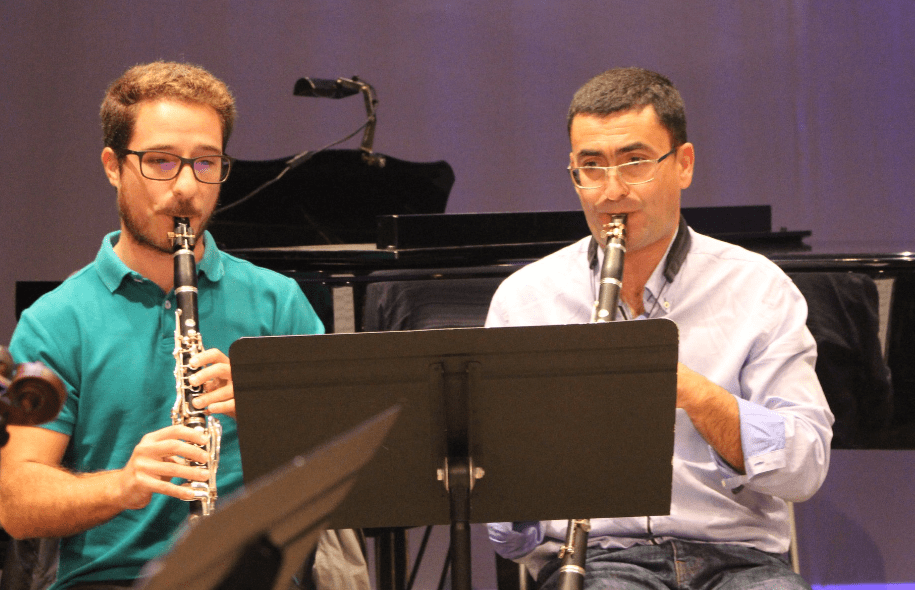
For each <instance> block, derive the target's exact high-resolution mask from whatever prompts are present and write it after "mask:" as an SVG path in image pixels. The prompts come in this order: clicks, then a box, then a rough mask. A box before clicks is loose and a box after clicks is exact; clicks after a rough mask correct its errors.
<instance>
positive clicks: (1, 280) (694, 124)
mask: <svg viewBox="0 0 915 590" xmlns="http://www.w3.org/2000/svg"><path fill="white" fill-rule="evenodd" d="M913 55H915V2H912V1H911V0H838V1H836V0H811V1H805V0H763V1H760V2H725V1H712V0H694V1H689V2H684V1H682V0H663V1H652V0H648V1H645V2H620V1H617V2H603V3H601V2H584V1H581V0H568V1H563V2H556V1H545V0H541V1H535V0H525V1H509V0H489V1H485V2H484V1H481V0H393V1H378V2H370V1H356V0H300V1H292V0H278V1H276V2H267V1H259V0H254V1H252V0H244V1H242V0H226V1H224V2H196V3H188V2H181V1H177V0H161V1H159V2H154V3H135V2H124V1H114V0H96V1H92V2H65V1H63V0H61V1H49V0H4V1H3V2H0V140H2V141H0V187H2V188H0V190H2V196H0V255H2V258H0V342H4V343H5V342H7V341H8V340H9V337H10V335H11V334H12V331H13V329H14V327H15V319H14V317H13V310H14V305H13V288H14V284H15V282H16V281H33V280H61V279H63V278H65V277H66V276H67V275H68V274H70V273H71V272H73V271H75V270H77V269H79V268H80V267H82V266H84V265H85V264H87V263H88V262H90V261H91V260H92V258H93V257H94V256H95V254H96V251H97V249H98V247H99V244H100V241H101V238H102V236H103V235H104V234H105V233H106V232H108V231H111V230H113V229H116V228H117V225H118V221H117V215H116V212H115V198H114V197H115V195H114V190H113V188H112V187H111V186H110V185H109V184H108V183H107V181H106V180H105V177H104V175H103V173H102V166H101V162H100V158H99V154H100V151H101V149H102V144H101V133H100V130H99V123H98V107H99V103H100V101H101V98H102V94H103V91H104V89H105V87H106V86H107V85H108V84H109V83H110V82H111V81H112V80H113V79H114V78H115V77H117V76H118V75H119V74H120V73H122V72H123V71H124V70H125V69H126V68H127V67H129V66H131V65H133V64H136V63H139V62H146V61H151V60H155V59H174V60H185V61H190V62H194V63H198V64H201V65H203V66H205V67H207V68H209V69H210V70H211V71H213V72H214V73H215V74H216V75H218V76H219V77H221V78H223V79H224V80H225V81H226V82H227V83H228V84H229V86H230V87H231V88H232V90H233V91H234V93H235V95H236V97H237V101H238V110H239V119H238V123H237V126H236V132H235V135H234V136H233V138H232V140H231V142H230V144H229V147H228V151H229V153H230V154H232V155H233V156H235V157H238V158H242V159H269V158H278V157H282V156H287V155H291V154H294V153H297V152H299V151H302V150H305V149H316V148H318V147H321V146H324V145H325V144H327V143H329V142H331V141H333V140H336V139H338V138H340V137H343V136H344V135H346V134H347V133H349V132H351V131H352V130H354V129H355V128H356V127H357V126H358V125H359V124H360V123H361V122H362V119H363V117H364V108H363V104H362V101H361V99H359V98H358V97H354V98H350V99H347V100H339V101H333V100H325V99H311V98H301V97H295V96H293V95H292V88H293V84H294V83H295V81H296V80H297V79H298V78H299V77H302V76H312V77H319V78H334V77H338V76H345V77H349V76H353V75H358V76H359V77H361V78H363V79H365V80H366V81H368V82H370V83H371V84H372V85H373V86H374V87H375V89H376V91H377V95H378V99H379V102H380V104H379V108H378V127H377V130H376V136H375V148H376V150H378V151H380V152H382V153H386V154H389V155H391V156H394V157H398V158H402V159H407V160H417V161H426V160H440V159H444V160H447V161H448V162H449V163H450V164H451V165H452V167H453V168H454V171H455V175H456V178H457V180H456V183H455V185H454V188H453V190H452V193H451V199H450V201H449V205H448V211H449V212H452V213H463V212H496V211H534V210H568V209H574V208H576V207H577V206H578V204H577V198H576V197H575V194H574V192H573V191H572V188H571V185H570V182H569V179H568V177H567V173H566V170H565V167H566V165H567V162H568V151H569V146H568V138H567V136H566V130H565V113H566V109H567V107H568V103H569V100H570V99H571V96H572V94H573V92H574V91H575V89H576V88H578V87H579V86H580V85H581V84H582V83H583V82H584V81H585V80H587V79H588V78H589V77H591V76H592V75H594V74H597V73H599V72H601V71H603V70H604V69H607V68H610V67H614V66H630V65H638V66H642V67H646V68H650V69H655V70H658V71H660V72H662V73H665V74H667V75H668V76H669V77H671V79H672V80H673V81H674V82H675V84H676V85H677V86H678V87H679V89H680V90H681V92H682V94H683V96H684V98H685V101H686V105H687V117H688V121H689V138H690V140H691V141H692V142H693V143H694V144H695V146H696V154H697V162H696V175H695V178H694V182H693V186H692V187H691V188H690V189H688V190H687V191H686V192H685V193H684V204H685V205H688V206H710V205H755V204H771V205H772V211H773V224H774V226H775V228H779V227H787V228H788V229H792V230H801V229H809V230H812V232H813V237H812V239H810V240H808V241H809V242H810V243H812V244H815V245H831V246H833V247H839V248H843V249H849V250H856V251H861V250H865V249H866V250H872V249H878V250H908V249H912V250H915V244H913V237H912V231H911V226H912V224H913V222H915V199H913V198H912V196H911V192H912V187H913V186H915V139H913V135H915V134H913V129H915V110H913V106H915V59H913ZM357 145H358V138H357V139H355V140H352V141H350V142H349V143H348V144H346V147H356V146H357ZM909 493H910V491H909V490H899V494H909ZM911 533H912V531H911V530H909V531H906V532H905V536H906V537H910V536H911ZM888 534H890V535H892V534H893V532H892V531H888ZM855 581H856V582H860V581H861V580H855ZM869 581H873V582H881V580H869ZM892 581H893V582H899V581H915V576H913V577H912V578H909V579H908V580H892ZM814 582H816V581H815V580H814ZM829 582H830V583H836V582H837V581H836V580H829Z"/></svg>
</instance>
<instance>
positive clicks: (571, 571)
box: [559, 215, 626, 590]
mask: <svg viewBox="0 0 915 590" xmlns="http://www.w3.org/2000/svg"><path fill="white" fill-rule="evenodd" d="M601 237H603V238H605V239H606V241H607V246H606V248H605V249H604V263H603V265H602V266H601V272H600V284H599V286H598V290H597V299H596V300H595V301H594V312H593V314H592V316H591V323H605V322H612V321H613V320H614V319H615V318H616V310H617V308H618V305H619V297H620V289H621V288H622V286H623V263H624V261H625V255H626V215H614V216H612V217H611V219H610V223H608V224H607V225H605V226H604V229H603V230H602V231H601ZM590 531H591V521H590V520H589V519H587V518H576V519H572V520H569V524H568V528H567V529H566V541H565V544H564V545H563V546H562V547H561V548H560V549H559V558H560V559H561V560H562V565H561V566H560V568H559V588H560V590H581V588H582V587H583V585H584V581H585V559H586V558H587V551H588V533H589V532H590Z"/></svg>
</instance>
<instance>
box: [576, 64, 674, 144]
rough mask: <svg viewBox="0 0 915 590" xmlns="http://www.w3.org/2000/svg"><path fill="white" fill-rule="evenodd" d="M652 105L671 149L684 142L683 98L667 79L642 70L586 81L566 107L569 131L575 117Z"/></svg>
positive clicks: (609, 73)
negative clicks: (665, 131)
mask: <svg viewBox="0 0 915 590" xmlns="http://www.w3.org/2000/svg"><path fill="white" fill-rule="evenodd" d="M647 106H652V107H654V110H655V112H656V113H657V114H658V118H659V119H660V120H661V125H662V126H663V127H664V128H665V129H667V132H668V133H670V140H671V142H672V145H671V147H672V148H676V147H679V146H681V145H683V144H684V143H686V109H685V107H684V105H683V97H681V96H680V93H679V92H677V89H676V88H674V85H673V84H672V83H671V81H670V80H668V79H667V78H666V77H664V76H662V75H661V74H658V73H656V72H651V71H648V70H643V69H641V68H616V69H612V70H607V71H606V72H604V73H602V74H598V75H597V76H595V77H593V78H591V79H590V80H588V81H587V82H586V83H585V85H584V86H582V87H581V88H579V89H578V91H577V92H576V93H575V96H574V97H573V98H572V104H571V105H570V106H569V118H568V131H569V136H570V137H571V134H572V119H574V118H575V116H576V115H597V116H599V117H606V116H608V115H611V114H613V113H616V112H620V111H629V110H633V109H637V110H641V109H642V108H644V107H647Z"/></svg>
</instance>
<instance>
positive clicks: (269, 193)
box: [209, 150, 454, 249]
mask: <svg viewBox="0 0 915 590" xmlns="http://www.w3.org/2000/svg"><path fill="white" fill-rule="evenodd" d="M289 160H290V158H280V159H277V160H265V161H254V160H236V161H235V162H233V164H232V172H231V174H230V175H229V179H228V180H227V181H226V182H225V183H224V184H223V185H222V187H221V191H220V204H219V206H218V207H217V211H216V214H215V215H214V216H213V219H212V220H211V222H210V227H209V229H210V232H211V233H212V234H213V237H214V238H215V239H216V242H217V243H218V244H219V245H220V247H222V248H225V249H235V248H267V247H279V246H308V245H321V244H352V243H367V242H375V241H376V234H377V221H376V220H377V218H378V217H379V216H382V215H402V214H433V213H443V212H444V211H445V206H446V204H447V202H448V195H449V193H450V192H451V187H452V185H453V184H454V172H453V170H452V169H451V166H450V165H449V164H448V163H447V162H444V161H438V162H409V161H406V160H400V159H397V158H392V157H390V156H385V165H384V166H381V167H379V166H373V165H369V164H367V163H366V162H365V161H364V159H363V157H362V152H361V151H360V150H326V151H320V152H315V153H314V155H313V156H312V157H311V158H310V159H308V160H307V161H305V162H304V163H302V164H301V165H299V166H296V167H293V168H291V169H290V170H288V171H287V172H286V173H285V174H283V175H282V176H281V177H280V178H279V179H278V180H276V179H277V177H278V176H280V174H281V173H282V172H283V170H284V169H285V168H286V167H287V162H288V161H289ZM252 193H255V194H253V195H252ZM249 196H250V198H248V197H249ZM242 200H244V202H240V201H242ZM223 208H224V209H225V210H221V209H223Z"/></svg>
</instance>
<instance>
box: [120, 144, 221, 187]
mask: <svg viewBox="0 0 915 590" xmlns="http://www.w3.org/2000/svg"><path fill="white" fill-rule="evenodd" d="M118 151H119V152H120V153H121V155H122V156H124V155H127V154H133V155H135V156H137V158H139V159H140V174H142V175H143V177H144V178H148V179H150V180H171V179H173V178H175V177H176V176H178V174H180V173H181V168H183V167H184V166H185V165H187V166H190V167H191V170H193V171H194V178H196V179H197V180H198V181H200V182H202V183H204V184H220V183H222V182H225V180H226V179H227V178H228V177H229V169H230V168H232V158H230V157H229V156H227V155H225V154H214V155H212V156H199V157H197V158H182V157H181V156H176V155H175V154H170V153H168V152H157V151H142V152H138V151H136V150H128V149H121V150H118Z"/></svg>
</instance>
